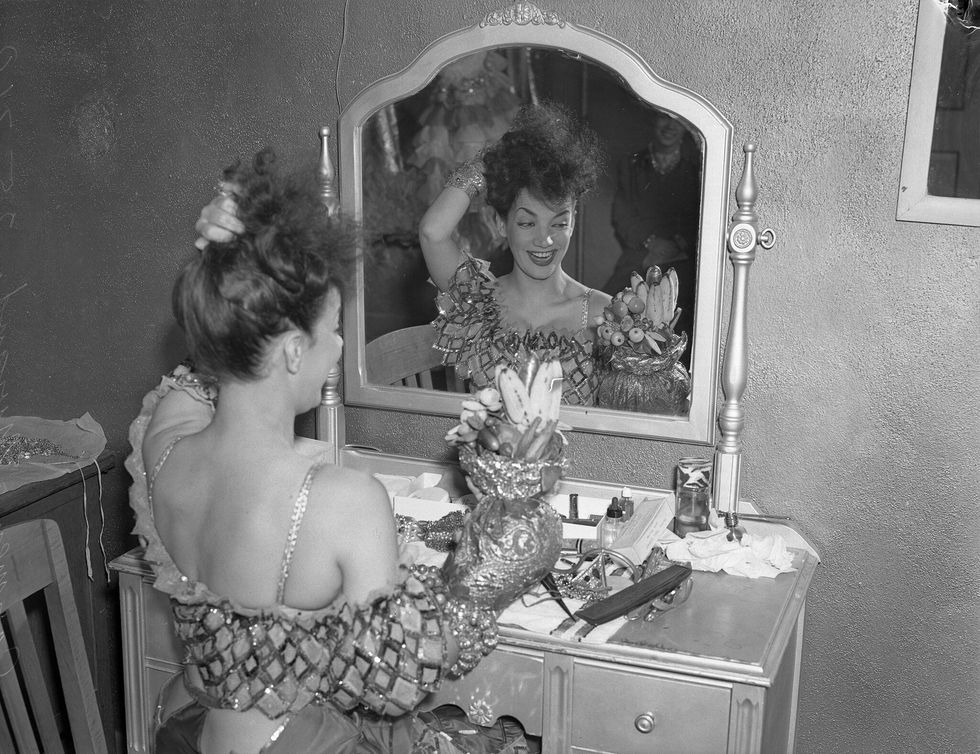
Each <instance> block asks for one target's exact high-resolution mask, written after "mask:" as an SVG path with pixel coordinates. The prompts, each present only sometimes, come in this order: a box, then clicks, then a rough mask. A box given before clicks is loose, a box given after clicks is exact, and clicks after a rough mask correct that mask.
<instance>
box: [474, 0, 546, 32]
mask: <svg viewBox="0 0 980 754" xmlns="http://www.w3.org/2000/svg"><path fill="white" fill-rule="evenodd" d="M510 24H515V25H517V26H526V25H527V24H531V25H532V26H540V25H542V24H544V25H545V26H558V27H559V28H561V27H564V26H565V22H564V21H563V20H562V18H561V16H559V15H558V13H557V12H555V11H553V10H541V9H540V8H539V7H538V6H536V5H535V4H534V3H514V4H513V5H511V6H509V7H507V8H504V9H503V10H497V11H491V12H490V13H487V15H486V16H484V18H483V20H482V21H481V22H480V26H481V27H484V26H509V25H510Z"/></svg>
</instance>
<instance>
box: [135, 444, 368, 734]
mask: <svg viewBox="0 0 980 754" xmlns="http://www.w3.org/2000/svg"><path fill="white" fill-rule="evenodd" d="M178 440H179V438H177V439H176V440H174V441H173V442H171V443H170V444H169V445H168V446H167V448H166V449H165V450H164V452H163V453H162V454H161V457H160V460H159V461H158V462H157V464H156V465H155V467H154V469H153V470H152V472H151V473H150V475H149V478H148V480H147V481H148V502H149V499H150V498H149V494H150V493H152V489H153V480H154V478H155V477H156V474H157V473H158V472H159V471H160V469H161V468H162V466H163V464H164V463H165V462H166V460H167V458H168V456H169V455H170V452H171V451H172V450H173V448H174V446H175V445H176V444H177V442H178ZM321 465H322V463H315V464H313V466H312V467H311V468H310V470H309V471H308V473H307V474H306V477H305V479H304V480H303V484H302V487H301V489H300V492H299V495H297V498H296V501H295V504H294V505H293V511H292V516H291V520H290V527H289V534H288V536H287V540H286V542H285V543H284V549H283V557H282V563H281V567H280V575H279V583H278V585H277V589H276V594H277V597H276V601H277V605H276V606H275V607H273V608H269V609H264V610H255V609H248V608H244V607H243V606H241V605H238V604H236V603H235V602H234V601H232V600H229V599H226V598H223V597H220V596H219V595H216V594H214V593H213V592H212V591H211V590H210V589H208V587H207V586H206V585H205V584H203V583H201V582H197V581H194V580H192V579H189V578H187V577H186V576H184V575H183V574H182V573H180V572H179V569H178V568H177V566H176V564H175V563H174V562H173V560H172V558H171V557H170V555H169V554H168V553H167V552H166V548H165V547H164V546H163V542H162V540H161V539H160V537H159V534H158V532H157V531H156V527H155V526H154V525H153V524H152V521H151V522H150V524H151V529H152V531H151V532H149V536H148V540H150V541H152V544H153V548H152V549H153V552H154V553H155V554H156V558H157V559H156V562H155V566H154V567H155V570H156V571H157V573H158V576H160V575H164V578H165V579H167V576H166V574H171V577H172V576H173V575H175V576H176V583H170V587H171V588H170V589H165V591H168V592H169V593H170V601H171V608H172V610H173V616H174V627H175V630H176V633H177V637H178V638H179V639H180V640H181V642H182V643H183V645H184V648H185V652H186V656H185V660H184V663H185V673H184V683H185V686H186V687H187V689H188V691H190V693H191V694H192V695H193V696H194V697H195V698H196V700H197V701H198V702H200V703H201V704H203V705H205V706H208V707H218V708H223V709H235V710H247V709H252V708H257V709H259V710H261V711H262V712H263V713H264V714H265V715H266V716H267V717H270V718H276V717H279V716H280V715H283V714H285V713H286V712H291V711H297V710H300V709H302V708H303V707H305V706H306V705H307V704H310V703H322V702H323V701H324V700H325V699H327V698H328V697H330V696H331V695H332V693H333V692H334V691H335V690H336V689H337V688H338V686H339V685H340V683H341V681H342V676H343V673H344V671H345V670H346V669H347V667H348V665H349V662H350V661H351V660H352V658H353V649H352V647H351V641H350V633H351V632H350V629H351V625H352V610H351V608H350V606H349V605H348V604H347V603H346V601H345V600H343V599H339V600H337V601H336V603H335V604H333V605H331V606H329V607H328V608H326V609H323V610H319V611H302V610H295V609H291V608H288V607H286V606H285V605H283V599H284V595H285V588H286V580H287V578H288V575H289V564H290V562H291V560H292V553H293V549H294V547H295V544H296V537H297V535H298V532H299V529H300V526H301V524H302V521H303V516H304V514H305V511H306V504H307V500H308V499H309V491H310V485H311V484H312V481H313V478H314V475H315V473H316V471H317V469H318V468H319V467H320V466H321ZM149 510H150V511H152V503H150V505H149ZM165 583H167V582H166V581H165ZM158 586H160V584H159V583H158Z"/></svg>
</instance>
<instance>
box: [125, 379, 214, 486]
mask: <svg viewBox="0 0 980 754" xmlns="http://www.w3.org/2000/svg"><path fill="white" fill-rule="evenodd" d="M212 418H213V410H212V409H211V407H210V406H208V405H207V404H205V403H203V402H202V401H200V400H196V399H194V398H192V397H191V396H190V395H188V394H187V393H186V392H184V391H183V390H171V391H170V392H169V393H167V394H166V395H164V396H163V397H162V398H161V399H160V402H159V403H158V404H157V405H156V407H155V408H154V409H153V415H152V416H151V417H150V421H149V424H148V425H147V428H146V434H145V435H144V436H143V447H142V448H141V450H142V453H143V464H144V466H145V467H146V468H147V469H151V468H153V466H154V465H155V464H156V462H157V460H158V459H159V458H160V454H161V453H163V451H164V449H165V448H166V447H167V445H169V444H170V443H171V442H172V441H173V440H174V439H176V438H177V437H188V436H190V435H194V434H197V433H198V432H200V431H201V430H202V429H204V428H205V427H207V426H208V424H210V423H211V419H212Z"/></svg>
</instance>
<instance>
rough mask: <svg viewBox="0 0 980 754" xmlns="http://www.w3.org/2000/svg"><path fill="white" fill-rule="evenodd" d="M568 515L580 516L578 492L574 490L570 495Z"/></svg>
mask: <svg viewBox="0 0 980 754" xmlns="http://www.w3.org/2000/svg"><path fill="white" fill-rule="evenodd" d="M568 517H569V518H578V493H577V492H572V493H569V495H568Z"/></svg>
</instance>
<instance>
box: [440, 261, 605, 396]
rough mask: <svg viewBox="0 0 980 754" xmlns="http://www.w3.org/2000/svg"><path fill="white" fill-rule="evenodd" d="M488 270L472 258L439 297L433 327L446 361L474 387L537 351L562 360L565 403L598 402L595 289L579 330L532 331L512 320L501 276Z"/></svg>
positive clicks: (586, 301)
mask: <svg viewBox="0 0 980 754" xmlns="http://www.w3.org/2000/svg"><path fill="white" fill-rule="evenodd" d="M508 253H509V252H508ZM489 268H490V265H489V263H488V262H487V261H485V260H482V259H474V258H472V257H468V258H467V259H466V260H465V261H464V262H463V263H462V264H461V265H460V266H459V268H458V269H457V270H456V274H455V276H454V277H453V280H452V282H451V283H450V286H449V288H448V289H447V290H446V291H444V292H442V293H440V294H439V295H438V297H437V298H436V303H437V306H438V308H439V316H437V317H436V319H435V320H434V321H433V322H432V325H433V326H434V327H435V328H436V331H437V335H436V342H435V347H436V348H437V349H439V350H440V351H442V352H443V357H442V360H443V364H445V365H446V366H447V367H452V368H454V369H455V370H456V372H457V374H458V375H459V376H460V378H462V379H469V380H472V388H473V389H480V388H483V387H486V386H488V385H492V384H493V380H494V372H495V369H496V366H497V364H507V365H510V366H514V367H517V366H519V365H520V364H521V362H522V360H523V358H524V357H523V354H524V353H525V352H526V351H533V352H535V353H536V354H537V355H538V357H539V358H540V359H541V360H542V361H547V360H549V359H557V360H558V361H560V362H561V366H562V373H563V375H564V381H563V382H562V402H563V403H567V404H569V405H573V406H591V405H593V403H594V402H595V395H596V391H597V389H598V386H599V377H598V374H597V373H596V368H595V362H594V361H593V358H592V335H591V333H590V331H589V296H590V295H591V293H592V291H591V290H589V291H588V292H587V293H586V294H585V295H584V296H582V321H581V326H580V327H579V328H578V329H577V330H575V331H574V332H573V331H570V330H560V331H554V330H552V331H549V332H542V331H538V330H528V329H527V328H522V327H519V326H515V325H512V324H509V323H508V321H507V313H506V311H504V310H503V308H502V307H501V305H500V302H499V301H498V299H497V281H496V278H495V277H494V276H493V275H492V274H491V273H490V271H489Z"/></svg>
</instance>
